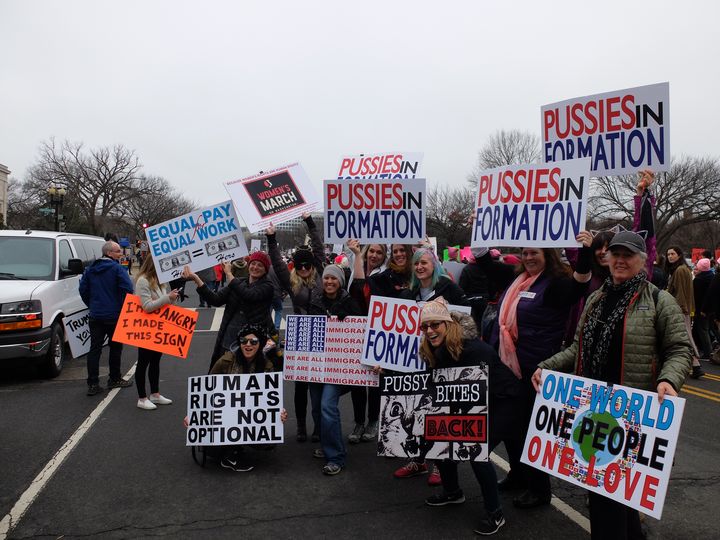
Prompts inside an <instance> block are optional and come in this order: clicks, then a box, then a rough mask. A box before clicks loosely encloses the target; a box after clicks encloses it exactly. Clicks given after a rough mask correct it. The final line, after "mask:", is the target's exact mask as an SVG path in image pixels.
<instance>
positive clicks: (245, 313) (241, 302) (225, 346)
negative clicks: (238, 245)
mask: <svg viewBox="0 0 720 540" xmlns="http://www.w3.org/2000/svg"><path fill="white" fill-rule="evenodd" d="M197 291H198V294H199V295H200V296H201V297H202V298H203V300H205V301H206V302H207V303H208V304H209V305H211V306H225V313H224V314H223V318H222V322H221V323H220V329H219V330H218V335H217V339H216V340H215V348H214V350H213V353H212V357H211V359H210V366H212V365H213V364H214V363H215V361H216V360H217V359H218V358H220V356H222V354H223V352H225V351H226V350H229V349H230V346H231V345H232V343H233V342H234V341H235V338H236V337H237V333H238V331H239V330H240V328H241V327H242V326H243V325H245V324H259V325H262V326H263V327H265V328H267V329H268V330H270V329H272V328H274V325H273V322H272V319H271V317H270V312H271V310H272V299H273V286H272V283H271V282H270V280H269V279H268V277H267V275H264V276H263V277H262V278H260V279H258V280H257V281H254V282H253V283H249V282H248V280H247V279H245V278H242V279H240V278H235V279H233V280H232V281H231V282H230V283H229V284H228V285H227V286H226V287H223V288H222V289H220V290H219V291H218V292H214V291H211V290H210V289H209V288H208V286H207V285H205V284H203V285H202V287H198V290H197ZM268 333H270V332H268Z"/></svg>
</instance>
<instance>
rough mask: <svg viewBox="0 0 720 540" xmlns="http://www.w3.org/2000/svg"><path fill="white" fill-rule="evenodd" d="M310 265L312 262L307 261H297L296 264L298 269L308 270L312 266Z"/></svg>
mask: <svg viewBox="0 0 720 540" xmlns="http://www.w3.org/2000/svg"><path fill="white" fill-rule="evenodd" d="M312 266H313V265H312V263H308V262H303V263H298V265H297V267H298V269H299V270H310V269H311V268H312Z"/></svg>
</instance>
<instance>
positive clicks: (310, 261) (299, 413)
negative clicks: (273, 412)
mask: <svg viewBox="0 0 720 540" xmlns="http://www.w3.org/2000/svg"><path fill="white" fill-rule="evenodd" d="M302 217H303V220H304V221H305V225H306V226H307V229H308V234H309V235H310V246H300V247H298V248H297V249H296V250H295V252H294V253H293V256H292V260H293V269H292V270H290V269H289V268H288V265H287V264H285V260H284V259H283V258H282V255H281V254H280V248H279V247H278V243H277V238H276V237H275V226H274V225H273V224H272V223H271V224H270V226H269V227H268V228H267V229H266V230H265V234H266V235H267V242H268V251H269V252H270V260H271V261H272V267H273V270H275V275H276V276H277V279H278V281H279V283H280V287H281V288H282V289H283V290H284V291H285V292H287V293H288V296H290V300H291V301H292V305H293V313H294V314H295V315H307V314H308V311H309V309H310V296H311V294H312V291H313V289H315V288H317V287H321V286H322V279H321V277H320V276H321V275H322V271H323V268H324V266H325V253H324V246H323V242H322V239H321V238H320V233H319V232H318V230H317V227H316V226H315V222H314V221H313V218H312V216H310V214H303V216H302ZM311 384H314V383H308V382H305V381H295V383H294V391H295V392H294V398H293V404H294V406H295V417H296V418H297V434H296V435H295V439H296V440H297V442H300V443H302V442H305V441H307V425H306V424H307V421H306V419H307V404H308V391H309V389H310V385H311ZM312 417H313V422H314V427H313V431H312V442H317V441H319V440H320V411H319V410H315V409H313V410H312Z"/></svg>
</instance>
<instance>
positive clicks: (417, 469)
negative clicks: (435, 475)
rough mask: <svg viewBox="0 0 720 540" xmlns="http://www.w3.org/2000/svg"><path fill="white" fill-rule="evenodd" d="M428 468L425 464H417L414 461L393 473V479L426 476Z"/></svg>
mask: <svg viewBox="0 0 720 540" xmlns="http://www.w3.org/2000/svg"><path fill="white" fill-rule="evenodd" d="M427 472H428V468H427V465H426V464H425V462H424V461H423V462H422V463H417V462H415V461H408V462H407V463H406V464H405V465H403V466H402V467H400V468H399V469H398V470H397V471H395V472H394V473H393V476H394V477H395V478H412V477H413V476H418V475H420V474H427Z"/></svg>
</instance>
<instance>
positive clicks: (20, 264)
mask: <svg viewBox="0 0 720 540" xmlns="http://www.w3.org/2000/svg"><path fill="white" fill-rule="evenodd" d="M104 243H105V241H104V240H103V239H102V238H99V237H97V236H86V235H83V234H71V233H58V232H51V231H30V230H28V231H0V361H2V360H8V359H12V358H29V359H34V360H35V361H39V362H40V364H41V368H42V370H43V372H44V374H45V375H47V376H48V377H56V376H57V375H59V374H60V372H61V371H62V368H63V362H64V360H65V354H66V347H65V341H66V340H65V335H64V331H63V323H62V318H63V317H64V316H66V315H72V314H74V313H77V312H78V311H81V310H83V309H86V306H85V304H84V303H83V301H82V299H81V298H80V293H79V292H78V284H79V282H80V275H81V274H82V271H83V268H84V267H86V266H88V265H90V264H92V262H93V261H94V260H95V259H98V258H100V257H102V246H103V244H104Z"/></svg>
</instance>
